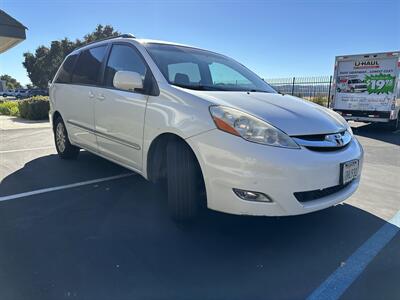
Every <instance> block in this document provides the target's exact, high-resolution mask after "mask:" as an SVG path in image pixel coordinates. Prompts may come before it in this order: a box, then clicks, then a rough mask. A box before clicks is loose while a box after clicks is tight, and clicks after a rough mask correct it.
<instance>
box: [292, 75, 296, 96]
mask: <svg viewBox="0 0 400 300" xmlns="http://www.w3.org/2000/svg"><path fill="white" fill-rule="evenodd" d="M294 81H295V77H293V83H292V96H293V93H294Z"/></svg>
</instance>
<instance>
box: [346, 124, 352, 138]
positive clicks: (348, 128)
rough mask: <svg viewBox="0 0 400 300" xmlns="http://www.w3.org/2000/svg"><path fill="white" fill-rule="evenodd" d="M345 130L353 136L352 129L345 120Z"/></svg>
mask: <svg viewBox="0 0 400 300" xmlns="http://www.w3.org/2000/svg"><path fill="white" fill-rule="evenodd" d="M346 130H347V131H348V132H349V133H350V135H351V136H353V129H351V127H350V125H349V123H347V122H346Z"/></svg>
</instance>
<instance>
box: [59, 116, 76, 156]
mask: <svg viewBox="0 0 400 300" xmlns="http://www.w3.org/2000/svg"><path fill="white" fill-rule="evenodd" d="M54 142H55V144H56V149H57V153H58V156H59V157H60V158H62V159H75V158H77V157H78V155H79V148H78V147H76V146H74V145H72V144H71V143H70V142H69V138H68V133H67V129H66V127H65V124H64V121H63V120H62V118H61V117H58V118H57V119H56V120H55V121H54Z"/></svg>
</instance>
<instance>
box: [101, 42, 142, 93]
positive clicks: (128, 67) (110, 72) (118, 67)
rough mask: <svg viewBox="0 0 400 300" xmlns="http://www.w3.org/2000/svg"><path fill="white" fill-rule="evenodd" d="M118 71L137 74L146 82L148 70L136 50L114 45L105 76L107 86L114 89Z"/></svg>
mask: <svg viewBox="0 0 400 300" xmlns="http://www.w3.org/2000/svg"><path fill="white" fill-rule="evenodd" d="M117 71H131V72H136V73H139V74H140V75H141V77H142V79H143V80H144V78H145V76H146V71H147V68H146V65H145V63H144V62H143V59H142V58H141V57H140V55H139V54H138V53H137V51H135V49H133V48H132V47H130V46H127V45H113V46H112V49H111V53H110V57H109V59H108V62H107V67H106V70H105V74H104V77H105V84H106V86H109V87H114V84H113V80H114V75H115V73H116V72H117Z"/></svg>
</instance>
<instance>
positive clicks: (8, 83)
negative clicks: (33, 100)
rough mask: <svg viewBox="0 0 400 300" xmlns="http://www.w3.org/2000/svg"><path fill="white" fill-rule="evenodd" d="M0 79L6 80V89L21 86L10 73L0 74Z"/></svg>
mask: <svg viewBox="0 0 400 300" xmlns="http://www.w3.org/2000/svg"><path fill="white" fill-rule="evenodd" d="M0 80H4V81H5V82H6V87H7V89H8V90H15V89H20V88H22V85H21V84H20V83H19V82H18V81H17V80H16V79H15V78H13V77H11V76H10V75H7V74H4V75H1V76H0Z"/></svg>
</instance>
